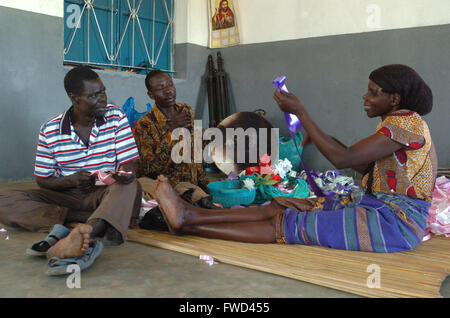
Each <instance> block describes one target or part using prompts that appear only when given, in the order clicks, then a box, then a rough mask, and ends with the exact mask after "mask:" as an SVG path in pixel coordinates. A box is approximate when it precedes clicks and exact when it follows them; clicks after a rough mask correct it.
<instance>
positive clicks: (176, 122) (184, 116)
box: [169, 108, 191, 130]
mask: <svg viewBox="0 0 450 318" xmlns="http://www.w3.org/2000/svg"><path fill="white" fill-rule="evenodd" d="M190 124H191V116H190V114H189V112H188V111H187V110H186V111H184V109H183V108H182V109H180V110H179V111H178V112H177V113H175V115H174V116H173V117H172V118H170V121H169V127H170V129H171V130H174V129H175V128H182V127H186V128H187V127H188V126H189V125H190Z"/></svg>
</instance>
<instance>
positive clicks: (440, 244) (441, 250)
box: [127, 229, 450, 297]
mask: <svg viewBox="0 0 450 318" xmlns="http://www.w3.org/2000/svg"><path fill="white" fill-rule="evenodd" d="M127 240H128V241H134V242H138V243H142V244H146V245H151V246H154V247H159V248H163V249H168V250H171V251H176V252H180V253H184V254H189V255H194V256H197V257H198V256H199V255H209V256H212V257H214V259H215V260H217V261H218V262H219V263H227V264H231V265H236V266H241V267H246V268H250V269H254V270H259V271H263V272H268V273H271V274H277V275H281V276H285V277H289V278H293V279H298V280H301V281H305V282H309V283H313V284H317V285H321V286H326V287H330V288H334V289H338V290H342V291H346V292H350V293H354V294H358V295H363V296H367V297H442V295H441V294H440V293H439V289H440V286H441V284H442V282H443V281H444V279H445V278H446V277H447V275H449V272H450V238H445V237H443V236H433V237H432V238H431V239H430V240H428V241H426V242H423V243H422V244H420V245H419V246H418V247H417V248H416V249H415V250H412V251H408V252H399V253H390V254H382V253H368V252H354V251H342V250H334V249H330V248H325V247H320V246H302V245H283V244H250V243H240V242H232V241H224V240H217V239H207V238H201V237H195V236H175V235H171V234H169V233H166V232H157V231H149V230H143V229H133V230H129V232H128V237H127ZM371 264H375V265H378V266H379V273H380V276H379V277H380V280H379V282H380V284H379V288H376V287H374V288H369V287H368V282H369V283H371V282H372V283H373V282H374V281H372V280H371V279H370V277H371V276H373V275H374V274H375V272H373V270H370V268H369V270H368V267H369V266H370V265H371ZM372 285H373V284H372Z"/></svg>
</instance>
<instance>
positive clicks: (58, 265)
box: [45, 241, 103, 276]
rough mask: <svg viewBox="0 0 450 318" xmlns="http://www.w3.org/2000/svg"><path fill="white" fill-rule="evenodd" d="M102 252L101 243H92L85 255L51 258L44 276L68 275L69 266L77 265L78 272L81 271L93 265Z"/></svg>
mask: <svg viewBox="0 0 450 318" xmlns="http://www.w3.org/2000/svg"><path fill="white" fill-rule="evenodd" d="M102 250H103V243H102V242H101V241H94V242H93V243H92V245H91V246H90V247H89V248H88V250H87V251H86V253H84V254H83V255H81V256H79V257H71V258H64V259H61V258H58V257H52V258H51V259H49V260H48V262H47V268H48V269H47V271H46V272H45V274H47V275H49V276H58V275H68V274H70V273H71V272H70V271H69V272H68V271H67V268H68V266H69V265H78V266H79V267H80V271H83V270H85V269H86V268H88V267H89V266H91V265H92V264H93V263H94V261H95V259H96V258H97V256H99V255H100V253H101V251H102Z"/></svg>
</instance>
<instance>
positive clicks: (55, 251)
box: [47, 224, 92, 259]
mask: <svg viewBox="0 0 450 318" xmlns="http://www.w3.org/2000/svg"><path fill="white" fill-rule="evenodd" d="M91 232H92V226H90V225H89V224H82V225H79V226H77V227H76V228H74V229H73V230H72V231H71V232H70V233H69V235H67V236H66V237H65V238H63V239H62V240H60V241H59V242H58V243H56V244H55V245H53V246H52V247H51V248H50V249H49V250H48V251H47V259H50V258H52V257H58V258H61V259H63V258H70V257H78V256H81V255H83V254H84V253H85V252H86V251H87V249H88V248H89V239H90V235H91Z"/></svg>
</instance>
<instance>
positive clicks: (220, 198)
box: [207, 180, 256, 208]
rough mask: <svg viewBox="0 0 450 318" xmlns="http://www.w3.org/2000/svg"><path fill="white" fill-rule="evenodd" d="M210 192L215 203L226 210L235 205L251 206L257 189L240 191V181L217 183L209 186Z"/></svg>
mask: <svg viewBox="0 0 450 318" xmlns="http://www.w3.org/2000/svg"><path fill="white" fill-rule="evenodd" d="M207 187H208V191H209V193H210V194H211V196H212V198H213V202H215V203H219V204H221V205H222V206H223V207H224V208H230V207H232V206H235V205H239V204H245V205H250V204H252V203H253V201H255V196H256V189H253V190H251V191H250V190H248V189H245V188H244V189H239V180H227V181H217V182H211V183H210V184H208V186H207Z"/></svg>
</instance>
